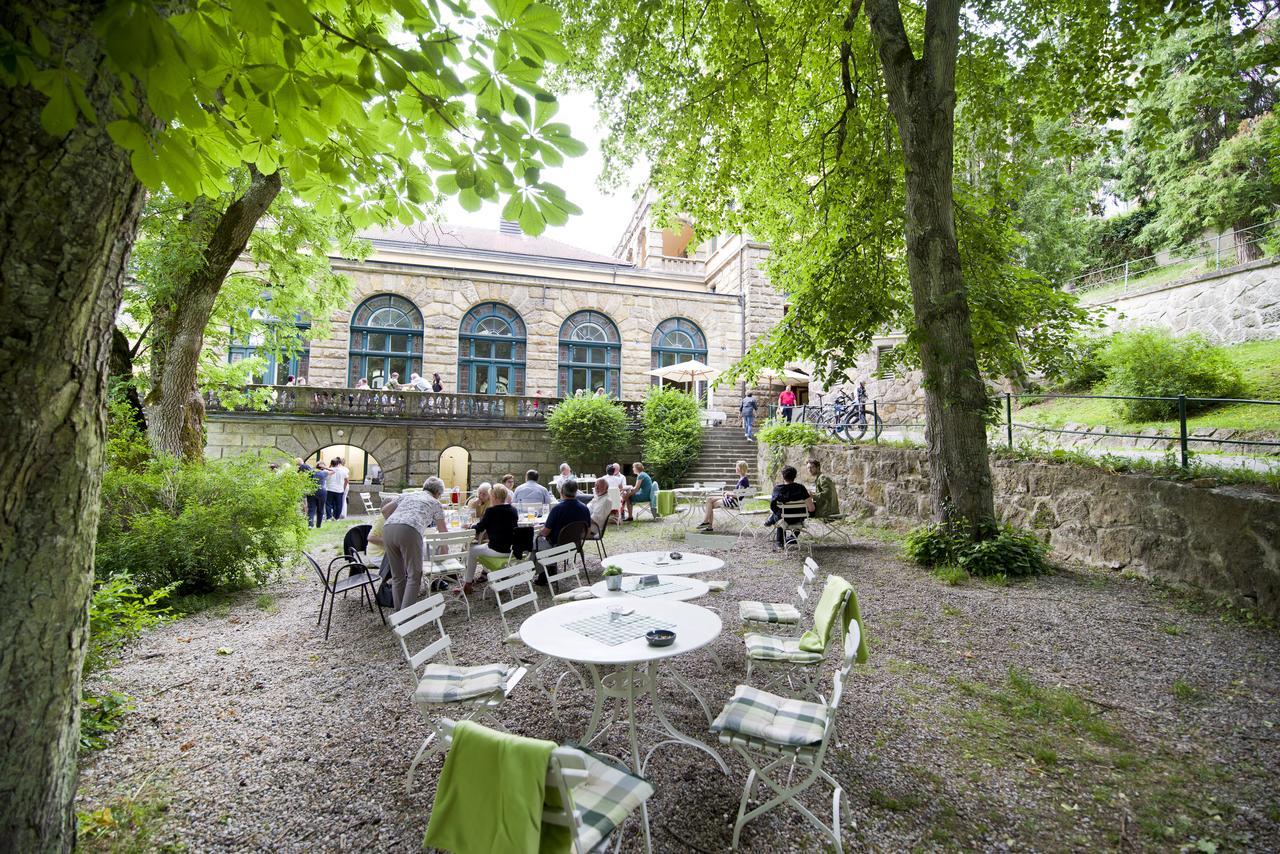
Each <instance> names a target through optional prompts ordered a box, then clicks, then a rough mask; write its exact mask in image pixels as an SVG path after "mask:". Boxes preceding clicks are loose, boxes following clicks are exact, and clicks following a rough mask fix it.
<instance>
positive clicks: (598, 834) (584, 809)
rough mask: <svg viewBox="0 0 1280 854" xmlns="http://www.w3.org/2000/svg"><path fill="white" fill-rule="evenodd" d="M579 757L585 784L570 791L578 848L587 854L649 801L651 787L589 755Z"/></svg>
mask: <svg viewBox="0 0 1280 854" xmlns="http://www.w3.org/2000/svg"><path fill="white" fill-rule="evenodd" d="M583 755H584V756H585V757H586V764H587V780H586V782H584V783H580V784H579V785H577V786H574V787H573V789H572V790H570V791H571V795H572V797H573V806H574V809H575V810H576V812H577V814H578V847H579V849H580V850H582V851H591V850H592V849H594V848H595V847H596V846H597V845H599V844H600V843H601V842H603V841H604V840H605V838H606V837H608V835H609V834H610V833H612V832H613V830H614V828H616V827H617V826H618V825H620V824H622V823H623V822H624V821H626V820H627V816H629V815H631V813H633V812H635V811H636V810H637V809H639V808H640V805H641V804H643V803H644V802H645V801H647V800H649V798H650V797H651V796H652V795H653V786H652V785H650V784H649V782H648V781H647V780H645V779H643V778H641V777H636V776H633V775H631V774H628V773H627V772H626V771H624V770H622V769H621V768H618V767H616V766H614V765H613V764H612V763H609V762H604V761H601V760H600V759H598V758H596V757H595V756H594V755H592V754H591V753H588V752H586V751H584V752H583Z"/></svg>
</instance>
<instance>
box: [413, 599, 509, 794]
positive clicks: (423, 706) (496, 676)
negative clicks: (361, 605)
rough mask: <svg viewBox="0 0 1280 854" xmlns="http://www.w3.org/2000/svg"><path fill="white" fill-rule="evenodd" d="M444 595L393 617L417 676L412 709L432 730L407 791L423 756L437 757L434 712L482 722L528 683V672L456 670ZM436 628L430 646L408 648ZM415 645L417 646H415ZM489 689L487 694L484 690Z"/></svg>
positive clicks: (496, 667) (501, 667)
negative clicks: (422, 633)
mask: <svg viewBox="0 0 1280 854" xmlns="http://www.w3.org/2000/svg"><path fill="white" fill-rule="evenodd" d="M444 609H445V601H444V594H442V593H437V594H435V595H434V596H429V597H427V598H426V599H421V600H419V601H417V602H415V603H414V604H412V605H409V606H407V607H404V608H401V609H400V610H399V611H396V612H395V613H394V614H392V615H391V617H390V618H389V619H390V622H391V629H392V631H393V632H395V634H396V638H397V639H398V640H399V641H400V650H401V651H402V652H403V653H404V658H405V661H407V662H408V663H409V670H410V671H411V673H412V674H413V681H412V683H411V684H412V685H413V704H414V705H415V706H416V707H417V709H418V711H419V713H421V715H422V719H423V720H424V721H425V722H426V724H427V726H428V727H429V728H430V729H431V732H430V734H429V735H428V736H427V737H426V739H425V740H424V741H423V742H422V746H421V747H419V748H418V753H417V755H416V756H414V757H413V762H412V764H410V765H409V775H408V778H407V780H406V782H405V791H406V792H411V791H413V772H414V771H415V770H416V769H417V767H418V763H419V762H421V761H422V760H423V758H424V757H426V756H428V755H431V754H433V753H435V752H436V751H437V750H439V749H440V748H441V746H442V745H441V743H439V742H437V744H436V746H435V747H434V748H432V750H431V752H430V753H428V751H427V749H428V748H429V747H431V744H432V742H433V741H436V738H437V736H438V735H439V730H438V729H437V728H436V722H435V721H434V720H433V715H434V714H435V713H436V712H441V713H443V712H449V713H451V714H452V715H453V716H454V717H461V718H463V719H465V720H480V719H482V718H485V717H490V716H492V715H493V713H494V712H496V711H497V709H498V707H499V706H501V705H502V702H503V700H505V699H506V698H507V695H508V694H510V693H511V692H512V690H514V689H515V687H516V685H518V684H519V683H520V680H521V679H523V678H524V675H525V673H526V672H527V669H526V668H524V667H516V666H513V665H509V664H501V663H499V664H484V665H480V666H477V667H457V666H455V665H454V660H453V641H452V639H451V638H450V637H449V635H448V633H447V632H445V630H444V624H443V623H441V622H440V618H441V617H442V616H444ZM432 626H434V627H435V632H434V633H435V634H437V635H438V636H437V637H436V638H435V640H432V641H431V642H429V643H428V644H427V645H426V646H424V647H421V648H420V649H417V651H416V652H415V651H413V649H412V648H411V647H410V645H409V636H410V635H412V634H413V633H414V632H417V631H419V630H430V628H431V627H432ZM415 646H416V643H415ZM442 652H443V653H444V654H445V656H446V657H447V658H448V660H449V663H448V664H447V665H443V664H437V663H435V662H433V661H432V659H433V658H435V657H436V656H438V655H439V654H440V653H442ZM484 689H488V690H484Z"/></svg>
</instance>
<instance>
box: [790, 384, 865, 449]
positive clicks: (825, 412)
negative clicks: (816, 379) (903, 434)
mask: <svg viewBox="0 0 1280 854" xmlns="http://www.w3.org/2000/svg"><path fill="white" fill-rule="evenodd" d="M800 420H803V421H805V422H806V423H809V424H812V425H813V426H814V427H817V428H818V429H819V430H823V431H825V432H827V433H830V434H831V435H832V436H834V437H835V438H837V439H839V440H840V441H842V442H857V441H860V440H861V439H862V438H863V437H864V436H866V435H867V433H868V431H870V432H871V435H872V436H873V437H874V436H879V435H880V431H881V430H883V429H884V424H883V422H882V421H881V419H880V416H879V414H878V413H877V412H876V411H875V410H874V409H872V408H869V407H868V406H867V404H866V403H865V402H863V401H859V400H857V399H856V398H854V397H853V396H852V395H850V394H849V393H848V392H846V391H843V390H841V391H839V392H837V393H836V395H835V398H834V400H833V401H832V402H831V403H824V402H823V400H822V396H821V395H818V402H817V404H807V405H806V406H804V407H803V408H802V411H801V413H800Z"/></svg>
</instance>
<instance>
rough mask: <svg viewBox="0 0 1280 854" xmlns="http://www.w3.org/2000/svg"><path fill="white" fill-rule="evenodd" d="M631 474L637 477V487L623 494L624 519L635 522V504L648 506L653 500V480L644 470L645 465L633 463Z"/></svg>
mask: <svg viewBox="0 0 1280 854" xmlns="http://www.w3.org/2000/svg"><path fill="white" fill-rule="evenodd" d="M631 472H632V473H633V474H634V475H635V476H636V485H635V486H633V487H631V488H630V489H628V490H626V491H625V492H623V494H622V518H623V519H631V520H633V521H634V520H635V518H636V514H635V507H634V504H635V503H636V502H637V501H639V502H640V503H641V504H648V503H649V502H650V501H652V500H653V478H651V477H649V473H648V472H646V471H645V470H644V463H632V464H631Z"/></svg>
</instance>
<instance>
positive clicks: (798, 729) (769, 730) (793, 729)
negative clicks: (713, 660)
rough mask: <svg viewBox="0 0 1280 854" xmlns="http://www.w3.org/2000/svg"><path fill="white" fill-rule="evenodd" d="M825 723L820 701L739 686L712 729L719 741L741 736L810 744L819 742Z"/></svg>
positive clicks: (824, 707)
mask: <svg viewBox="0 0 1280 854" xmlns="http://www.w3.org/2000/svg"><path fill="white" fill-rule="evenodd" d="M826 726H827V707H826V706H824V705H822V704H820V703H810V702H807V701H805V700H793V699H789V698H787V697H779V696H778V695H777V694H770V693H769V692H768V691H761V690H760V689H758V688H752V687H751V686H750V685H739V686H738V690H737V691H735V692H734V694H733V697H732V698H731V699H730V700H729V702H728V703H727V704H725V707H724V708H723V709H721V711H720V714H719V715H718V716H717V717H716V719H715V721H714V722H713V723H712V724H711V730H712V732H718V733H720V740H721V741H723V742H726V743H727V742H728V741H730V740H732V738H733V737H734V736H741V737H744V738H748V739H752V740H759V741H764V742H768V743H770V744H780V745H786V746H788V747H812V746H814V745H816V744H819V743H820V742H821V741H822V736H823V733H824V732H825V730H826Z"/></svg>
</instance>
